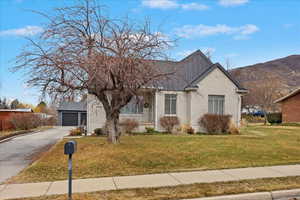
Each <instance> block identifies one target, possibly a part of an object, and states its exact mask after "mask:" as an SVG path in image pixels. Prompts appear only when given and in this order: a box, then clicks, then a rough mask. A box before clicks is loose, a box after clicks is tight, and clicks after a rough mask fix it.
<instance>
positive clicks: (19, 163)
mask: <svg viewBox="0 0 300 200" xmlns="http://www.w3.org/2000/svg"><path fill="white" fill-rule="evenodd" d="M71 128H72V127H55V128H52V129H49V130H45V131H41V132H36V133H33V134H28V135H24V136H19V137H16V138H14V139H11V140H8V141H6V142H3V143H0V183H2V182H4V181H5V180H6V179H8V178H10V177H12V176H15V175H17V174H18V173H19V172H20V171H21V170H22V169H24V168H25V167H27V166H28V165H29V164H30V163H31V162H32V159H33V157H35V156H36V155H37V154H38V153H40V152H43V151H45V150H47V149H48V148H49V147H50V146H52V145H54V144H55V143H56V142H58V140H60V139H62V138H63V136H65V135H67V134H68V132H69V130H70V129H71Z"/></svg>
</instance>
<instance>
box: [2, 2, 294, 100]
mask: <svg viewBox="0 0 300 200" xmlns="http://www.w3.org/2000/svg"><path fill="white" fill-rule="evenodd" d="M74 2H75V1H73V0H1V1H0V83H1V86H0V97H4V96H5V97H7V98H9V99H12V98H18V99H19V100H21V101H24V102H27V103H34V104H36V103H37V102H38V100H39V92H38V90H37V89H33V88H28V87H27V86H26V84H24V80H25V77H24V75H23V74H22V73H21V72H17V73H12V72H10V68H11V67H12V66H13V65H14V60H15V57H16V56H17V55H18V54H19V53H20V52H21V49H22V48H23V47H24V45H25V44H26V43H27V42H26V40H25V39H24V36H29V37H32V38H34V37H36V36H37V35H38V33H40V32H41V31H42V30H43V29H42V27H43V23H45V22H46V20H45V19H43V18H42V17H40V16H39V15H37V14H34V13H32V12H31V11H30V10H39V11H43V12H46V13H48V14H51V12H52V9H53V8H55V7H61V6H67V5H71V4H73V3H74ZM99 3H100V4H104V5H106V8H105V12H106V13H107V14H108V15H109V16H111V17H113V18H116V17H123V16H129V17H130V18H132V19H136V20H141V21H142V20H143V19H145V18H150V20H151V21H152V25H153V27H156V28H158V29H157V30H158V31H160V32H162V33H163V34H165V35H166V36H167V37H170V38H178V39H179V40H178V42H177V45H176V47H174V48H173V49H172V50H171V51H170V56H171V57H172V58H173V59H176V60H179V59H181V58H183V57H184V56H186V55H188V54H189V53H191V52H193V51H194V50H197V49H201V50H202V51H210V53H211V55H212V60H213V61H214V62H220V63H221V64H224V63H225V60H226V59H227V58H228V59H229V60H230V63H231V65H232V67H241V66H246V65H250V64H255V63H259V62H265V61H268V60H272V59H276V58H280V57H285V56H288V55H293V54H300V37H299V35H300V20H299V19H300V1H299V0H127V1H126V0H99Z"/></svg>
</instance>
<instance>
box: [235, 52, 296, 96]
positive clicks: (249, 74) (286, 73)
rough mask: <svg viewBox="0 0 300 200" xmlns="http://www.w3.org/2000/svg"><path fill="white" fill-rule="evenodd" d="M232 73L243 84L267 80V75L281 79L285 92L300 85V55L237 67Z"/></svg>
mask: <svg viewBox="0 0 300 200" xmlns="http://www.w3.org/2000/svg"><path fill="white" fill-rule="evenodd" d="M230 73H231V74H232V75H233V76H234V77H235V78H236V79H237V80H238V81H239V82H240V83H241V84H242V85H249V84H259V83H262V82H264V81H266V79H267V76H270V75H272V76H274V77H276V78H278V79H279V80H280V82H281V83H282V84H281V88H280V89H282V91H283V93H288V92H289V91H291V90H293V89H295V88H298V87H300V55H291V56H288V57H285V58H280V59H276V60H272V61H268V62H265V63H258V64H255V65H250V66H246V67H240V68H236V69H233V70H231V71H230Z"/></svg>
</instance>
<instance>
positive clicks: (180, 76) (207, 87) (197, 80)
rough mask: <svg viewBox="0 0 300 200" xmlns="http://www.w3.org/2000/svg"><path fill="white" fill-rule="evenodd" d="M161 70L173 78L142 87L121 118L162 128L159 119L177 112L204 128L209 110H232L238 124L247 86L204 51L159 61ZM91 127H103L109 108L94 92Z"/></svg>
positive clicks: (89, 102) (89, 100)
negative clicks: (202, 122) (241, 84)
mask: <svg viewBox="0 0 300 200" xmlns="http://www.w3.org/2000/svg"><path fill="white" fill-rule="evenodd" d="M155 65H157V67H159V69H161V70H165V71H166V72H168V71H175V72H176V73H175V75H174V76H173V77H172V78H171V79H167V80H162V81H160V83H158V84H157V85H156V86H155V87H154V86H152V87H145V88H144V89H142V90H141V91H140V98H141V99H142V101H138V102H136V101H135V99H133V100H132V101H131V102H130V103H129V104H127V105H126V106H125V107H124V108H123V109H122V111H121V115H120V120H121V121H122V120H123V119H125V118H133V119H136V120H137V121H139V124H140V128H139V130H140V131H143V130H144V128H145V127H153V128H155V129H156V130H158V131H162V130H163V128H162V127H161V126H160V123H159V120H160V118H161V117H163V116H177V117H178V118H179V120H180V123H181V124H188V125H190V126H192V127H193V128H194V129H195V130H196V131H201V130H202V131H203V129H201V127H200V126H199V124H198V120H199V118H200V117H201V116H203V115H204V114H206V113H214V114H230V115H232V121H233V123H235V124H236V125H237V126H238V125H239V124H240V120H241V96H242V95H243V94H244V93H246V92H247V90H246V89H244V88H243V87H241V86H240V84H239V83H238V82H237V81H236V80H234V79H233V78H232V76H231V75H230V74H229V73H228V72H227V71H226V70H225V69H224V68H223V67H222V66H221V65H220V64H219V63H216V64H213V63H212V62H211V61H210V60H209V59H208V58H207V57H206V56H205V55H204V54H203V53H202V52H201V51H199V50H198V51H196V52H194V53H192V54H191V55H189V56H187V57H186V58H184V59H183V60H181V61H179V62H172V61H155ZM87 114H88V116H87V120H88V122H87V131H88V133H91V132H93V131H94V129H95V128H101V127H103V126H104V123H105V111H104V109H103V106H102V104H101V102H100V101H98V100H97V99H96V97H95V96H93V95H88V98H87Z"/></svg>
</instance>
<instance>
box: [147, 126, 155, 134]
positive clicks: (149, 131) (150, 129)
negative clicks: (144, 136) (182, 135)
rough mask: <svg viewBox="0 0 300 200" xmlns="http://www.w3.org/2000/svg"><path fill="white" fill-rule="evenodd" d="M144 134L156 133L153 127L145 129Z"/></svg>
mask: <svg viewBox="0 0 300 200" xmlns="http://www.w3.org/2000/svg"><path fill="white" fill-rule="evenodd" d="M145 129H146V133H156V132H157V131H156V130H155V128H153V127H145Z"/></svg>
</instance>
